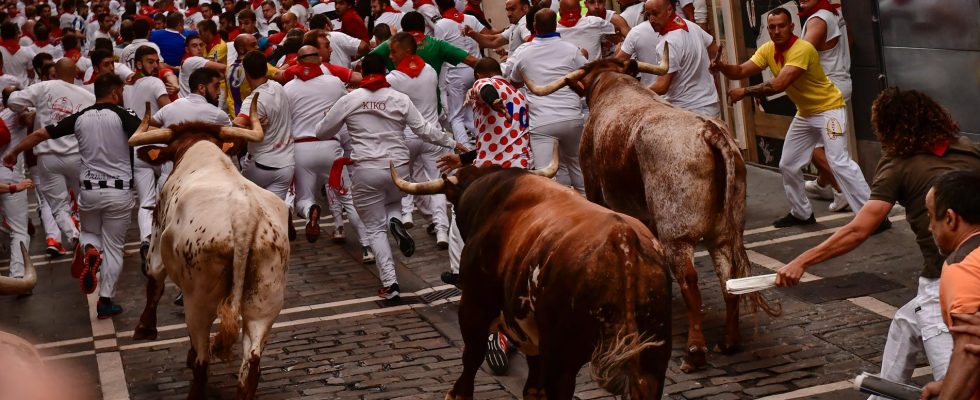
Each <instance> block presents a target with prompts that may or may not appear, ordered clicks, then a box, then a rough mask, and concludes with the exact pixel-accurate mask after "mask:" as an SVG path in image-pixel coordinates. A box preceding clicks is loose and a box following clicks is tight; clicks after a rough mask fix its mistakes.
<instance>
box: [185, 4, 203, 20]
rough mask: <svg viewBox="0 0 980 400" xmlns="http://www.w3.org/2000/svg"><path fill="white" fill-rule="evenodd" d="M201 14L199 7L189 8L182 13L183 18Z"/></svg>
mask: <svg viewBox="0 0 980 400" xmlns="http://www.w3.org/2000/svg"><path fill="white" fill-rule="evenodd" d="M199 12H201V7H190V8H188V9H187V11H184V17H188V18H189V17H190V16H191V15H194V14H197V13H199Z"/></svg>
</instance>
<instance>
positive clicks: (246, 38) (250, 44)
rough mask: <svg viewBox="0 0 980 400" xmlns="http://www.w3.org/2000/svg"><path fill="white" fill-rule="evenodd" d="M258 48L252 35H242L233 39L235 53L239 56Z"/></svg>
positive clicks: (256, 41) (257, 42)
mask: <svg viewBox="0 0 980 400" xmlns="http://www.w3.org/2000/svg"><path fill="white" fill-rule="evenodd" d="M258 47H259V41H258V40H256V39H255V36H254V35H252V34H249V33H243V34H241V35H238V37H236V38H235V51H236V52H238V55H239V56H243V55H245V53H248V52H249V51H252V50H255V49H256V48H258Z"/></svg>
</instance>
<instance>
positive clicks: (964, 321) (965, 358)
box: [920, 313, 980, 400]
mask: <svg viewBox="0 0 980 400" xmlns="http://www.w3.org/2000/svg"><path fill="white" fill-rule="evenodd" d="M950 317H951V318H952V319H953V326H952V327H951V328H950V332H952V334H953V355H952V356H951V357H950V358H949V369H948V370H947V371H946V377H945V378H943V380H941V381H937V382H932V383H930V384H928V385H926V387H925V388H924V390H923V391H922V397H920V399H922V400H926V399H929V398H931V397H933V396H938V397H939V399H940V400H947V399H955V400H968V399H972V398H973V395H974V394H975V393H977V391H980V355H978V354H976V353H974V352H971V351H969V350H968V348H970V347H972V348H976V347H978V346H980V313H975V314H952V315H950Z"/></svg>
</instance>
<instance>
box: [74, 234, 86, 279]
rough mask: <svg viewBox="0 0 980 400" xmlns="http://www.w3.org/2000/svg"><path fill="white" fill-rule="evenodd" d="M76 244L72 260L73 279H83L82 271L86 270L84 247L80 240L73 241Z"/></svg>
mask: <svg viewBox="0 0 980 400" xmlns="http://www.w3.org/2000/svg"><path fill="white" fill-rule="evenodd" d="M72 242H73V243H74V244H73V245H72V246H71V248H72V260H71V277H72V278H75V279H78V278H81V277H82V271H84V270H85V257H84V255H85V252H83V251H82V247H81V246H80V245H79V243H78V239H73V240H72Z"/></svg>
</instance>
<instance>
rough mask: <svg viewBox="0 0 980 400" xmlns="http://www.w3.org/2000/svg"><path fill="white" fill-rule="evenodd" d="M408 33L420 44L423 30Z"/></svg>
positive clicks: (423, 38)
mask: <svg viewBox="0 0 980 400" xmlns="http://www.w3.org/2000/svg"><path fill="white" fill-rule="evenodd" d="M408 34H409V35H412V37H413V38H415V43H417V44H422V41H423V40H425V32H408Z"/></svg>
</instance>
